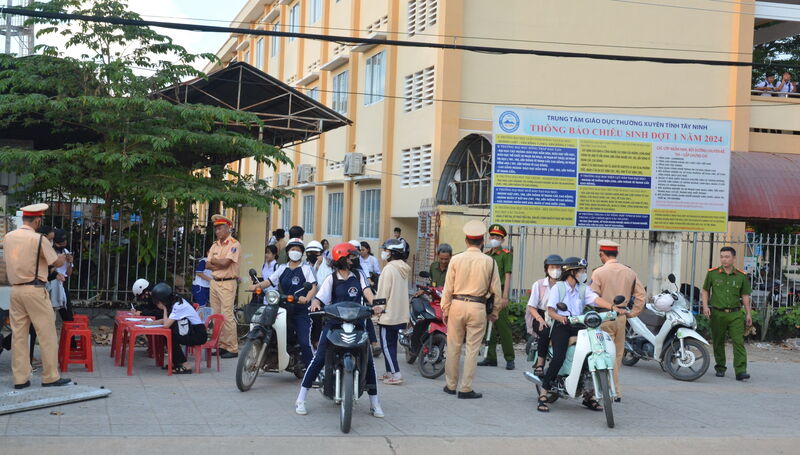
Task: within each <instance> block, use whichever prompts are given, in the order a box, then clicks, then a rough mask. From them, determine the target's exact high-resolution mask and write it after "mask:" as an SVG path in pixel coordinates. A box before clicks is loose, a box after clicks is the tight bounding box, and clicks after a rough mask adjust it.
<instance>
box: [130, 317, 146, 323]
mask: <svg viewBox="0 0 800 455" xmlns="http://www.w3.org/2000/svg"><path fill="white" fill-rule="evenodd" d="M125 320H126V321H131V322H136V321H146V320H147V318H125Z"/></svg>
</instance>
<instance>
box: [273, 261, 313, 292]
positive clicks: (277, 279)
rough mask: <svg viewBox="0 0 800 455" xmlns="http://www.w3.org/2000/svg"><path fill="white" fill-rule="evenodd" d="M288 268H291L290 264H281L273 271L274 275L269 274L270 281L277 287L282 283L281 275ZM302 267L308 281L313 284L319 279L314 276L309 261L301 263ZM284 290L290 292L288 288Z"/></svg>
mask: <svg viewBox="0 0 800 455" xmlns="http://www.w3.org/2000/svg"><path fill="white" fill-rule="evenodd" d="M288 268H289V265H288V264H281V265H279V266H278V269H277V270H275V271H274V272H273V273H272V275H270V276H269V282H270V283H272V284H273V285H275V286H276V287H277V286H278V285H279V284H280V280H281V275H283V272H284V271H285V270H286V269H288ZM300 268H301V269H302V270H303V276H305V277H306V282H307V283H312V284H313V283H316V282H317V279H316V278H315V277H314V271H313V270H312V269H311V266H310V265H308V263H305V264H301V265H300ZM297 284H300V283H297ZM284 292H288V291H287V290H286V289H284Z"/></svg>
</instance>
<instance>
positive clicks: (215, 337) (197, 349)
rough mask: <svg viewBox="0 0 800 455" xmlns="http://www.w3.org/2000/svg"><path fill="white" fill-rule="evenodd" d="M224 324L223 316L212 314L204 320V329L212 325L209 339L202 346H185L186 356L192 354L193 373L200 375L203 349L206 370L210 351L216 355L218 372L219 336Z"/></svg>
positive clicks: (209, 366)
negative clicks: (214, 351)
mask: <svg viewBox="0 0 800 455" xmlns="http://www.w3.org/2000/svg"><path fill="white" fill-rule="evenodd" d="M224 322H225V316H223V315H221V314H212V315H211V316H209V317H208V318H206V328H208V327H209V326H210V325H212V324H213V326H212V328H211V339H210V340H208V341H206V342H205V343H204V344H199V345H197V346H187V347H186V350H187V354H188V353H194V372H195V373H200V359H201V358H202V357H203V349H205V350H206V355H205V357H206V368H211V355H212V349H213V350H216V353H217V371H219V359H220V357H219V334H220V333H221V332H222V324H223V323H224Z"/></svg>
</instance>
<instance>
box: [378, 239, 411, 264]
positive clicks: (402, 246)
mask: <svg viewBox="0 0 800 455" xmlns="http://www.w3.org/2000/svg"><path fill="white" fill-rule="evenodd" d="M381 248H382V249H384V250H386V251H388V252H390V253H392V257H394V258H395V259H405V258H404V256H405V254H406V242H404V241H402V240H399V239H395V238H391V239H389V240H387V241H385V242H383V245H381Z"/></svg>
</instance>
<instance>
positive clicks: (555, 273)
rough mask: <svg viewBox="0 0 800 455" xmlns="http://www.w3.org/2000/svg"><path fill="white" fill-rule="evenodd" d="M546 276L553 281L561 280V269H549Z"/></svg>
mask: <svg viewBox="0 0 800 455" xmlns="http://www.w3.org/2000/svg"><path fill="white" fill-rule="evenodd" d="M547 276H549V277H550V278H552V279H554V280H557V279H559V278H561V269H550V270H548V271H547Z"/></svg>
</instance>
